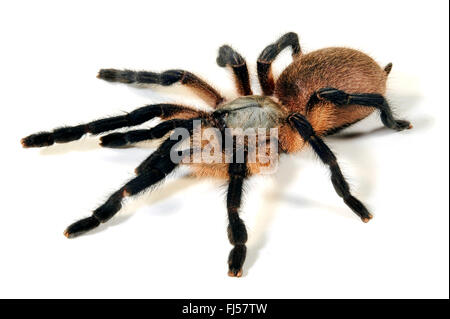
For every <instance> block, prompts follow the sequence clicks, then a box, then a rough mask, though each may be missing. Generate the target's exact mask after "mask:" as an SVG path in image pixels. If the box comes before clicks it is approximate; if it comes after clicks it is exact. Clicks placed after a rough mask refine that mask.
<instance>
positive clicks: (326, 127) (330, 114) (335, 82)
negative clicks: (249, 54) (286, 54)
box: [275, 48, 388, 134]
mask: <svg viewBox="0 0 450 319" xmlns="http://www.w3.org/2000/svg"><path fill="white" fill-rule="evenodd" d="M387 74H388V72H387V71H385V70H383V68H381V67H380V66H379V65H378V64H377V63H376V62H375V61H374V60H373V59H372V58H371V57H369V56H368V55H366V54H365V53H363V52H361V51H358V50H354V49H349V48H325V49H321V50H317V51H313V52H311V53H308V54H303V55H300V56H299V57H298V58H297V59H295V60H294V61H293V62H292V63H291V64H290V65H289V66H288V67H287V68H286V69H285V70H284V71H283V72H282V73H281V75H280V77H279V79H278V81H277V83H276V86H275V95H276V96H277V97H278V99H279V100H280V102H281V103H282V104H283V106H285V107H286V108H288V109H289V111H291V112H299V113H301V114H304V115H305V116H306V117H307V119H308V120H309V121H310V122H311V124H312V125H313V127H314V129H315V130H316V132H318V133H319V134H323V133H326V132H329V131H332V130H334V129H336V128H339V127H345V126H346V125H349V124H352V123H355V122H357V121H359V120H361V119H363V118H365V117H367V116H368V115H369V114H371V113H372V112H373V110H374V108H368V107H361V106H358V105H348V106H346V107H345V108H342V107H338V106H336V105H335V104H333V103H330V102H326V101H321V102H319V103H317V105H316V106H315V107H314V109H313V110H309V111H308V110H307V105H308V102H309V100H310V98H311V96H312V95H314V94H315V92H317V91H318V90H320V89H323V88H327V87H332V88H336V89H339V90H342V91H345V92H348V93H362V92H364V93H378V94H384V93H385V91H386V78H387Z"/></svg>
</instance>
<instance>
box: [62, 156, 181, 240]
mask: <svg viewBox="0 0 450 319" xmlns="http://www.w3.org/2000/svg"><path fill="white" fill-rule="evenodd" d="M154 164H155V165H153V166H151V167H148V168H147V170H146V171H144V172H142V173H141V174H140V175H138V176H137V177H135V178H133V179H132V180H131V181H129V182H128V183H126V184H125V185H124V186H123V187H121V188H120V189H119V190H118V191H116V192H115V193H114V194H112V195H111V196H110V197H109V198H108V199H107V200H106V202H105V203H104V204H103V205H101V206H100V207H98V208H97V209H96V210H94V212H93V213H92V216H90V217H87V218H84V219H81V220H79V221H77V222H75V223H73V224H72V225H70V226H69V227H67V229H66V230H65V231H64V235H65V236H66V237H68V238H73V237H76V236H78V235H81V234H83V233H85V232H87V231H89V230H92V229H94V228H96V227H98V226H99V225H100V223H104V222H106V221H108V220H109V219H111V218H112V217H113V216H114V215H115V214H116V213H117V212H118V211H119V210H120V209H121V208H122V199H123V198H124V197H127V196H133V195H136V194H138V193H140V192H142V191H144V190H145V189H147V188H149V187H150V186H152V185H155V184H156V183H158V182H160V181H162V180H163V179H164V178H165V177H166V176H167V175H168V174H169V173H170V172H172V171H173V170H174V169H175V167H176V166H177V164H176V163H173V162H172V161H171V160H170V157H166V158H162V157H161V158H160V161H155V162H154Z"/></svg>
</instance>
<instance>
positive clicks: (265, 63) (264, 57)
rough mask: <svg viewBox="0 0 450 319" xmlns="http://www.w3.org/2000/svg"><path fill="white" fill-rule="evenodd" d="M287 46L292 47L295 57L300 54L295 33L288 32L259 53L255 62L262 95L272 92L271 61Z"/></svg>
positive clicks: (273, 85) (273, 86)
mask: <svg viewBox="0 0 450 319" xmlns="http://www.w3.org/2000/svg"><path fill="white" fill-rule="evenodd" d="M288 46H290V47H291V48H292V56H294V57H296V56H299V55H300V54H301V48H300V44H299V43H298V36H297V34H296V33H294V32H289V33H286V34H285V35H283V36H282V37H281V38H279V39H278V40H277V41H276V42H275V43H272V44H270V45H268V46H267V47H266V48H265V49H264V50H263V51H262V52H261V54H260V55H259V58H258V62H257V69H258V79H259V83H260V85H261V89H262V90H263V92H264V95H272V94H273V90H274V88H275V82H274V79H273V74H272V62H273V61H274V60H275V59H276V57H277V56H278V54H279V53H280V52H281V51H283V50H284V49H285V48H286V47H288Z"/></svg>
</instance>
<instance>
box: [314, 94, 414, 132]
mask: <svg viewBox="0 0 450 319" xmlns="http://www.w3.org/2000/svg"><path fill="white" fill-rule="evenodd" d="M318 100H326V101H330V102H332V103H334V104H336V105H337V106H338V107H345V106H346V105H351V104H356V105H363V106H367V107H375V108H377V109H378V110H380V117H381V121H382V122H383V124H384V125H385V126H386V127H388V128H390V129H393V130H396V131H402V130H404V129H411V128H412V125H411V123H410V122H409V121H405V120H397V119H395V118H394V116H393V114H392V110H391V107H390V106H389V104H388V102H387V101H386V99H385V98H384V97H383V95H381V94H376V93H358V94H349V93H346V92H344V91H342V90H338V89H335V88H323V89H320V90H319V91H317V93H316V94H315V95H313V97H312V98H311V100H310V103H309V105H308V108H311V107H314V105H313V104H314V102H317V101H318Z"/></svg>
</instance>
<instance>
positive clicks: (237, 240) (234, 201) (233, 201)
mask: <svg viewBox="0 0 450 319" xmlns="http://www.w3.org/2000/svg"><path fill="white" fill-rule="evenodd" d="M233 155H234V156H235V154H233ZM235 158H236V157H234V159H233V162H232V163H230V164H229V166H228V175H229V182H228V192H227V210H228V221H229V224H228V239H229V240H230V243H231V244H232V245H233V246H234V247H233V249H232V250H231V251H230V255H229V256H228V267H229V271H228V275H229V276H231V277H241V276H242V265H243V264H244V261H245V256H246V253H247V247H246V246H245V243H246V242H247V230H246V228H245V224H244V221H243V220H242V219H241V218H240V217H239V208H240V207H241V198H242V190H243V185H244V180H245V179H246V177H247V175H248V169H247V163H246V161H244V163H236V161H235Z"/></svg>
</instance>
